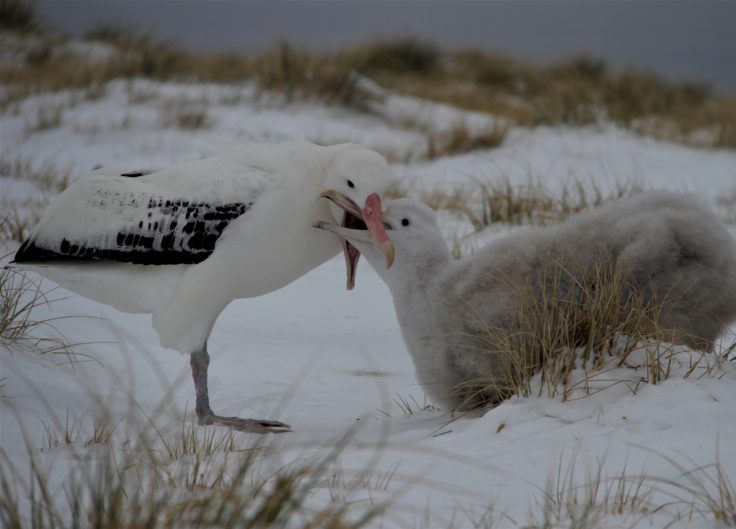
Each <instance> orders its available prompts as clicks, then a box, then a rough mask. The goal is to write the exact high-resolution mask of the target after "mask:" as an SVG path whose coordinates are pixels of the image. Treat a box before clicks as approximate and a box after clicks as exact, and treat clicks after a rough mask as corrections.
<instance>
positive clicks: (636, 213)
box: [315, 191, 736, 410]
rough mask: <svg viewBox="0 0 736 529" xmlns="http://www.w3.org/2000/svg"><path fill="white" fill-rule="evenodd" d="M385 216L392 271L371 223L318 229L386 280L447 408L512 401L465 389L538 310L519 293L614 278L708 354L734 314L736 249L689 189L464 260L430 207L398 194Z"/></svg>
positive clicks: (675, 333)
mask: <svg viewBox="0 0 736 529" xmlns="http://www.w3.org/2000/svg"><path fill="white" fill-rule="evenodd" d="M383 220H384V223H385V227H386V229H387V230H389V231H388V232H387V233H388V234H389V238H390V239H391V242H392V243H393V245H394V247H395V262H394V264H393V266H391V267H389V268H387V266H386V260H385V257H384V253H383V252H382V250H381V248H380V247H378V246H377V244H376V243H375V242H373V240H372V239H371V237H370V235H369V234H368V233H367V232H366V231H365V230H351V229H345V228H341V227H337V226H332V225H329V224H326V223H322V222H317V223H315V226H316V227H319V228H322V229H327V230H329V231H332V232H334V233H336V234H338V235H340V236H341V237H343V238H346V239H347V240H349V241H350V243H351V244H353V245H354V246H356V247H357V248H358V249H359V250H360V252H361V253H362V254H363V255H365V257H366V258H367V260H368V261H369V262H370V263H371V265H372V266H373V268H374V269H375V270H376V272H377V273H378V274H379V275H380V276H381V278H382V279H383V280H384V281H385V282H386V284H387V285H388V287H389V289H390V291H391V294H392V295H393V300H394V306H395V309H396V314H397V317H398V320H399V324H400V326H401V332H402V335H403V338H404V341H405V342H406V346H407V348H408V349H409V352H410V353H411V356H412V358H413V360H414V365H415V367H416V372H417V378H418V380H419V382H420V383H421V384H422V385H423V386H424V389H425V390H426V392H427V393H428V394H429V395H430V396H431V397H432V398H433V399H434V400H435V401H436V402H438V403H439V404H441V405H442V406H443V407H445V408H448V409H452V410H455V409H469V408H473V407H478V406H482V405H487V404H489V403H494V402H498V401H499V400H501V399H503V398H504V397H505V396H507V394H504V393H503V391H500V390H498V389H493V387H492V386H493V385H487V386H486V388H485V389H482V390H478V389H477V388H476V389H474V390H473V391H472V393H469V392H468V391H462V390H461V389H459V388H463V387H464V385H466V386H467V385H468V383H469V381H472V380H477V379H485V380H489V378H490V379H492V378H493V377H494V376H501V372H500V371H501V370H502V369H503V366H502V362H501V359H500V358H499V353H498V350H499V349H498V348H494V343H493V341H494V339H497V338H498V336H499V333H498V331H499V330H501V331H505V332H506V333H507V334H508V333H514V332H516V333H518V332H519V330H520V329H530V328H533V326H532V325H531V324H530V322H524V321H520V314H521V315H522V316H521V320H523V319H524V317H527V318H532V317H533V316H530V315H529V313H527V314H526V315H525V316H524V313H520V312H519V307H520V306H521V303H520V302H521V301H523V300H521V299H520V298H521V297H522V296H530V295H531V296H534V297H535V298H537V299H536V301H540V300H542V303H554V302H555V301H554V300H555V299H556V300H557V302H560V300H562V301H564V302H566V303H570V302H576V301H579V300H580V296H581V292H582V290H583V289H585V288H590V287H591V286H592V288H595V285H596V283H595V281H596V278H598V279H600V277H601V275H603V276H608V277H609V279H610V277H612V276H613V275H615V274H618V277H621V278H623V279H622V280H621V281H620V282H619V283H620V290H621V292H620V299H621V300H622V310H626V308H625V307H624V303H623V302H624V301H625V300H630V299H631V298H632V296H638V298H637V299H640V300H643V302H644V303H645V304H646V305H647V306H649V307H650V308H652V309H653V310H652V311H651V314H652V315H653V319H654V320H656V322H655V323H656V326H657V328H658V329H666V333H667V334H666V335H665V337H666V338H667V339H668V341H671V342H673V343H681V344H686V345H688V346H690V347H693V348H696V349H701V350H704V351H710V350H712V349H713V347H714V342H715V340H716V339H717V338H718V336H719V335H720V334H721V333H722V332H723V331H724V330H725V328H726V327H727V326H728V325H729V324H730V323H731V322H733V321H734V320H736V244H735V242H734V239H733V237H731V235H730V234H729V233H728V231H727V229H726V228H725V226H724V225H723V223H722V222H721V221H720V220H719V219H718V218H717V217H716V216H715V215H714V214H713V213H712V212H711V211H710V210H709V209H708V208H707V207H706V206H705V205H703V204H702V203H701V202H700V201H699V199H697V198H696V197H694V196H691V195H684V194H677V193H672V192H666V191H649V192H644V193H641V194H638V195H636V196H634V197H630V198H621V199H617V200H613V201H611V202H608V203H606V204H604V205H603V206H601V207H598V208H595V209H592V210H589V211H586V212H583V213H580V214H577V215H575V216H573V217H571V218H569V219H568V220H567V221H565V222H563V223H561V224H558V225H555V226H551V227H543V228H526V229H521V230H519V231H515V232H514V233H512V234H510V235H508V236H505V237H503V238H500V239H497V240H494V241H492V242H491V243H490V244H488V245H487V246H485V247H484V248H482V249H481V250H479V251H477V252H476V253H475V254H474V255H473V256H471V257H468V258H465V259H461V260H454V259H453V258H452V257H451V255H450V251H449V250H448V247H447V244H446V242H445V241H444V239H443V237H442V234H441V232H440V230H439V228H438V227H437V222H436V219H435V215H434V212H433V211H432V210H431V209H430V208H428V207H427V206H425V205H424V204H422V203H420V202H418V201H415V200H411V199H400V200H395V201H393V202H391V203H389V204H388V206H387V207H386V211H385V213H384V215H383ZM619 283H617V284H619ZM520 285H523V288H520ZM617 288H618V287H617ZM527 324H528V325H527ZM489 329H492V330H493V332H492V333H489V332H488V330H489ZM479 336H483V338H482V339H481V340H479ZM481 344H482V345H481ZM569 345H576V344H569Z"/></svg>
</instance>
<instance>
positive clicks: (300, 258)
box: [16, 142, 391, 431]
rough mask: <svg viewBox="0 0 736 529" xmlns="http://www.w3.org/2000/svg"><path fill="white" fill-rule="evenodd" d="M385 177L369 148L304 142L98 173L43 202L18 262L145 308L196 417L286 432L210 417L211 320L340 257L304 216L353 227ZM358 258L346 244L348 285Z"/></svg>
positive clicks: (99, 297) (71, 285)
mask: <svg viewBox="0 0 736 529" xmlns="http://www.w3.org/2000/svg"><path fill="white" fill-rule="evenodd" d="M390 180H391V174H390V169H389V167H388V165H387V164H386V162H385V160H384V159H383V157H382V156H380V155H379V154H378V153H376V152H374V151H371V150H368V149H365V148H363V147H361V146H358V145H354V144H341V145H335V146H330V147H321V146H317V145H314V144H310V143H306V142H286V143H279V144H250V145H247V146H243V147H240V148H238V149H234V150H231V151H229V152H226V153H224V154H221V155H219V156H216V157H213V158H208V159H203V160H199V161H196V162H190V163H185V164H179V165H174V166H171V167H166V168H162V169H158V170H155V171H145V170H143V171H140V170H132V171H131V170H111V169H100V170H98V171H94V172H92V173H90V174H88V175H86V176H83V177H81V178H79V179H78V180H77V181H76V182H74V183H73V184H72V185H71V186H70V187H69V188H68V189H67V190H65V191H64V192H63V193H62V194H61V195H59V196H58V197H57V198H56V199H55V200H54V201H53V202H52V203H51V204H50V205H49V207H48V208H47V210H46V211H45V213H44V215H43V218H42V219H41V221H40V222H39V224H38V225H37V226H36V227H35V228H34V230H33V232H32V233H31V235H30V237H29V239H28V240H27V241H26V242H25V243H24V244H23V245H22V246H21V248H20V250H19V251H18V253H17V254H16V262H17V263H18V265H19V266H26V267H32V269H33V270H34V271H36V272H38V273H39V274H41V275H43V276H45V277H47V278H49V279H51V280H53V281H55V282H57V283H58V284H60V285H62V286H63V287H65V288H68V289H69V290H72V291H74V292H77V293H79V294H80V295H83V296H85V297H88V298H90V299H93V300H95V301H99V302H101V303H105V304H108V305H112V306H113V307H115V308H117V309H119V310H121V311H125V312H137V313H152V314H153V325H154V327H155V329H156V330H157V331H158V334H159V337H160V340H161V345H162V346H164V347H170V348H173V349H177V350H179V351H181V352H184V353H191V354H192V369H193V374H194V378H195V387H196V389H197V414H198V416H199V418H200V422H205V423H211V422H222V423H223V424H227V425H229V426H235V427H239V428H241V429H249V430H254V431H257V430H258V429H259V424H260V426H261V427H264V428H265V429H268V428H269V427H270V428H272V429H273V428H276V429H278V428H284V427H285V425H281V423H270V424H265V423H267V421H266V422H264V421H261V423H259V424H255V423H254V422H253V421H250V422H248V421H243V420H241V421H243V422H241V423H238V422H237V421H236V420H235V419H234V418H221V417H218V416H216V415H214V414H213V413H212V411H211V409H210V408H209V402H208V401H205V399H206V398H207V387H206V365H207V363H208V361H209V357H208V356H207V352H206V342H207V338H208V336H209V334H210V331H211V329H212V326H213V325H214V322H215V320H216V318H217V316H218V315H219V314H220V312H221V311H222V310H223V309H224V308H225V307H226V306H227V305H228V304H229V303H230V301H232V300H233V299H237V298H247V297H254V296H260V295H262V294H266V293H268V292H271V291H273V290H276V289H278V288H281V287H283V286H284V285H286V284H288V283H290V282H291V281H293V280H295V279H297V278H298V277H300V276H301V275H303V274H305V273H306V272H308V271H309V270H311V269H312V268H314V267H316V266H317V265H319V264H321V263H323V262H324V261H326V260H328V259H330V258H331V257H333V256H334V255H336V254H337V253H338V252H339V251H340V240H339V239H338V238H337V237H335V236H334V235H331V234H328V233H324V232H320V231H318V230H315V229H313V228H312V227H311V223H312V221H313V220H314V219H315V218H321V219H325V218H331V219H333V220H334V221H335V222H338V223H340V222H342V223H343V224H346V223H347V224H348V225H352V224H354V223H355V222H359V221H360V216H361V212H360V207H361V206H362V205H363V204H366V203H367V200H368V197H369V196H373V195H375V194H376V193H378V194H382V193H383V191H384V190H385V189H386V188H387V187H388V185H389V184H390ZM325 192H327V198H330V199H331V201H328V200H325V199H324V198H320V195H322V194H323V193H325ZM359 205H361V206H359ZM345 251H346V258H347V257H348V248H345ZM356 261H357V252H355V251H354V250H353V254H351V256H350V257H349V258H348V286H349V287H350V286H351V283H352V279H353V277H352V274H353V273H354V271H355V262H356ZM202 374H203V377H202V376H201V375H202ZM198 375H200V376H199V379H200V380H198ZM213 418H214V419H215V420H212V419H213ZM220 419H224V420H225V422H223V421H220ZM264 424H265V426H264ZM274 424H275V425H277V426H272V425H274Z"/></svg>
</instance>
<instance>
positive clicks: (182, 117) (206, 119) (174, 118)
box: [159, 100, 213, 130]
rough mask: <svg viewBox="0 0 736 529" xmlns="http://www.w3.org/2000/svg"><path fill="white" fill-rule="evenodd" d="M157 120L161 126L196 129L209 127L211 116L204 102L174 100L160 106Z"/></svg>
mask: <svg viewBox="0 0 736 529" xmlns="http://www.w3.org/2000/svg"><path fill="white" fill-rule="evenodd" d="M159 122H160V123H161V126H162V127H167V128H170V127H176V128H179V129H185V130H197V129H207V128H210V127H211V126H212V125H213V118H212V117H211V116H210V115H209V114H208V112H207V106H206V105H205V104H204V103H197V102H190V101H183V100H174V101H167V102H166V103H165V104H164V105H162V106H161V111H160V116H159Z"/></svg>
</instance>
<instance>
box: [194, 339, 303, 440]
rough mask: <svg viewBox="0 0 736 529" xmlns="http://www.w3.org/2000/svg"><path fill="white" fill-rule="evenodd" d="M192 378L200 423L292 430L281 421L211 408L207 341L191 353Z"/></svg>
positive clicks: (252, 429) (248, 429)
mask: <svg viewBox="0 0 736 529" xmlns="http://www.w3.org/2000/svg"><path fill="white" fill-rule="evenodd" d="M189 363H190V365H191V366H192V378H193V379H194V391H195V392H196V394H197V405H196V407H195V410H196V412H197V421H198V422H199V424H219V425H221V426H228V427H230V428H233V429H235V430H239V431H241V432H252V433H282V432H289V431H291V427H290V426H289V425H288V424H284V423H282V422H279V421H265V420H259V419H241V418H239V417H222V416H220V415H215V413H214V412H213V411H212V408H210V397H209V393H208V392H207V367H208V366H209V365H210V355H209V354H207V343H206V342H205V344H204V346H203V347H202V349H200V350H199V351H195V352H193V353H192V354H191V357H190V360H189Z"/></svg>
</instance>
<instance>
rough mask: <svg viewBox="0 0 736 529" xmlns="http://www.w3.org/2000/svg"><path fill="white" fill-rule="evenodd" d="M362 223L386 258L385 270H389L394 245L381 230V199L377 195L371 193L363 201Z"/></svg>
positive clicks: (382, 229)
mask: <svg viewBox="0 0 736 529" xmlns="http://www.w3.org/2000/svg"><path fill="white" fill-rule="evenodd" d="M362 213H363V222H365V225H366V227H367V228H368V231H369V232H370V234H371V236H373V240H374V241H376V244H377V245H378V246H379V247H380V248H381V250H382V251H383V255H385V256H386V268H391V265H392V264H393V262H394V245H393V243H392V242H391V240H390V239H389V238H388V235H386V230H385V229H384V228H383V219H382V218H381V197H380V196H378V194H377V193H373V194H371V195H369V196H368V198H367V199H366V200H365V208H363V211H362Z"/></svg>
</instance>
